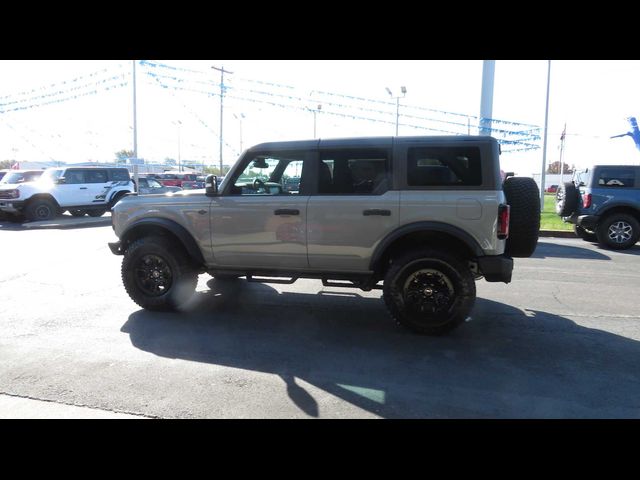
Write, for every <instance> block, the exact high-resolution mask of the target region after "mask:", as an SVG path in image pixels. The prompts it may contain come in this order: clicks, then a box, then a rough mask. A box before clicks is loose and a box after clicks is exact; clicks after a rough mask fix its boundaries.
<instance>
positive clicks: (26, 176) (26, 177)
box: [0, 171, 42, 183]
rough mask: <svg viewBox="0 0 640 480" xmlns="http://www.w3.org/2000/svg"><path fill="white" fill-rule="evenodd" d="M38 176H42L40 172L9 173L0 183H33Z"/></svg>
mask: <svg viewBox="0 0 640 480" xmlns="http://www.w3.org/2000/svg"><path fill="white" fill-rule="evenodd" d="M40 175H42V171H35V172H10V173H7V174H6V175H5V176H4V177H2V180H0V183H24V182H33V181H34V180H37V179H38V178H39V177H40Z"/></svg>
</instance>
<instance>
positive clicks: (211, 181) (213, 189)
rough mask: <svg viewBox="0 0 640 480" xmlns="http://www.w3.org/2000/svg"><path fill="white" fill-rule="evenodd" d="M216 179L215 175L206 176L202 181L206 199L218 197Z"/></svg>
mask: <svg viewBox="0 0 640 480" xmlns="http://www.w3.org/2000/svg"><path fill="white" fill-rule="evenodd" d="M217 180H218V177H216V176H215V175H207V178H206V179H205V181H204V189H205V192H206V193H205V194H206V195H207V197H215V196H216V195H218V181H217Z"/></svg>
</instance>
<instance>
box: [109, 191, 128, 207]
mask: <svg viewBox="0 0 640 480" xmlns="http://www.w3.org/2000/svg"><path fill="white" fill-rule="evenodd" d="M128 193H131V191H130V190H117V191H115V192H113V193H112V194H111V196H110V197H109V200H108V201H107V210H110V209H112V208H113V207H114V206H115V204H116V199H118V200H120V199H121V198H122V197H124V196H125V195H127V194H128Z"/></svg>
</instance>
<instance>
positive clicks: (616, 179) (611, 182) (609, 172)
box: [593, 168, 636, 188]
mask: <svg viewBox="0 0 640 480" xmlns="http://www.w3.org/2000/svg"><path fill="white" fill-rule="evenodd" d="M635 182H636V172H635V169H634V168H601V169H599V170H598V172H597V173H596V176H595V179H594V182H593V183H594V186H596V185H597V186H598V187H605V188H607V187H611V188H633V187H634V186H635Z"/></svg>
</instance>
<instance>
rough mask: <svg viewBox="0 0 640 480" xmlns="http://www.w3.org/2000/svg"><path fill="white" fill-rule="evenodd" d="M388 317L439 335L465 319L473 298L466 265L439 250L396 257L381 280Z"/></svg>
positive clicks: (413, 327)
mask: <svg viewBox="0 0 640 480" xmlns="http://www.w3.org/2000/svg"><path fill="white" fill-rule="evenodd" d="M383 298H384V301H385V303H386V305H387V308H388V309H389V312H390V313H391V316H392V317H393V318H394V319H395V320H396V321H397V322H398V323H399V324H401V325H403V326H405V327H407V328H409V329H410V330H413V331H414V332H417V333H423V334H427V335H441V334H444V333H447V332H449V331H451V330H453V329H454V328H456V327H457V326H459V325H460V324H461V323H463V322H464V321H465V319H466V318H467V316H468V314H469V312H470V311H471V309H472V308H473V304H474V302H475V298H476V284H475V281H474V278H473V274H472V273H471V269H470V268H469V266H468V264H466V263H464V262H461V261H459V260H458V259H456V258H455V257H454V256H452V255H450V254H448V253H446V252H443V251H439V250H433V249H421V250H417V251H411V252H408V253H406V254H404V255H402V256H400V257H398V258H397V259H395V260H394V261H393V263H392V265H391V267H390V268H389V270H388V271H387V274H386V275H385V279H384V288H383Z"/></svg>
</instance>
